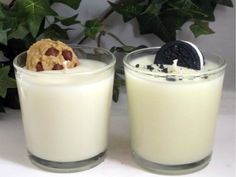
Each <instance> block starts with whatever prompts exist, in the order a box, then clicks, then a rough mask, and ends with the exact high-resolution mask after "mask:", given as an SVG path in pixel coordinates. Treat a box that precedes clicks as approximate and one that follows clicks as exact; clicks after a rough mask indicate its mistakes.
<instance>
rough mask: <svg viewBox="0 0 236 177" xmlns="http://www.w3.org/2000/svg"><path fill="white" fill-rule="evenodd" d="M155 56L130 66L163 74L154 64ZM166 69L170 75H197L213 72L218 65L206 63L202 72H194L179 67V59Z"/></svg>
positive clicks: (143, 58)
mask: <svg viewBox="0 0 236 177" xmlns="http://www.w3.org/2000/svg"><path fill="white" fill-rule="evenodd" d="M154 59H155V55H149V56H144V57H140V58H137V59H136V60H133V61H132V62H131V63H130V64H131V65H133V66H136V65H139V67H138V68H139V70H143V71H150V69H148V68H147V66H148V65H149V66H151V67H153V69H152V72H153V73H163V71H162V69H161V68H160V66H157V65H156V64H153V63H154ZM164 67H165V68H167V70H168V73H171V74H197V73H201V72H205V71H209V70H213V69H215V68H217V64H216V63H214V62H212V61H209V60H207V61H205V65H203V67H202V69H201V70H194V69H189V68H185V67H181V66H177V59H176V60H174V62H173V64H172V65H164Z"/></svg>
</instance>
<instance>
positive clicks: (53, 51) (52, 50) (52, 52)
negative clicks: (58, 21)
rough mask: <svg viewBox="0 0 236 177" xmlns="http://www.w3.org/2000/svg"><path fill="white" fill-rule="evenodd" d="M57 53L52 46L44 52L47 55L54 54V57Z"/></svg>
mask: <svg viewBox="0 0 236 177" xmlns="http://www.w3.org/2000/svg"><path fill="white" fill-rule="evenodd" d="M58 54H59V51H58V50H57V49H55V48H54V47H50V48H49V49H48V50H47V51H46V52H45V55H47V56H54V57H56V56H57V55H58Z"/></svg>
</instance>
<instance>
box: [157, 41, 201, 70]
mask: <svg viewBox="0 0 236 177" xmlns="http://www.w3.org/2000/svg"><path fill="white" fill-rule="evenodd" d="M174 60H178V61H177V66H182V67H186V68H191V69H195V70H200V69H201V68H202V67H203V64H204V59H203V55H202V53H201V52H200V50H199V49H198V48H197V46H195V45H194V44H192V43H190V42H187V41H171V42H168V43H166V44H165V45H163V46H162V47H161V48H160V49H159V50H158V52H157V54H156V56H155V61H154V63H155V64H157V65H158V64H160V65H165V64H166V65H172V64H173V61H174Z"/></svg>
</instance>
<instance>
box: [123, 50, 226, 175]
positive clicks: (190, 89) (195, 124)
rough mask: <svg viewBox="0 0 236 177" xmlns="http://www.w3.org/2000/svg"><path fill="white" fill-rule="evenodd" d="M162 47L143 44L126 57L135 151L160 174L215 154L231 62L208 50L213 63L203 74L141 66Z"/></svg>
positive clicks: (181, 170) (189, 167)
mask: <svg viewBox="0 0 236 177" xmlns="http://www.w3.org/2000/svg"><path fill="white" fill-rule="evenodd" d="M158 50H159V48H158V47H153V48H146V49H141V50H137V51H134V52H132V53H130V54H128V55H126V56H125V58H124V65H125V76H126V84H127V94H128V110H129V119H130V128H131V148H132V153H133V156H134V159H135V160H136V162H137V163H138V164H139V165H140V166H142V167H143V168H145V169H148V170H150V171H153V172H156V173H163V174H185V173H190V172H194V171H197V170H199V169H202V168H203V167H205V166H206V165H207V164H208V163H209V161H210V158H211V154H212V146H213V138H214V129H215V124H216V118H217V114H218V110H219V103H220V99H221V92H222V85H223V78H224V70H225V67H226V63H225V61H224V60H223V59H222V58H220V57H219V56H215V55H212V54H208V53H203V55H204V57H205V62H206V64H210V67H209V69H208V70H205V71H200V72H197V73H192V74H172V73H164V72H163V73H157V72H151V71H147V70H143V69H141V68H140V67H135V65H136V63H137V61H141V60H142V59H145V58H146V59H147V58H149V59H147V61H148V60H149V61H150V60H152V61H153V60H154V58H155V54H156V53H157V51H158ZM147 64H148V63H147Z"/></svg>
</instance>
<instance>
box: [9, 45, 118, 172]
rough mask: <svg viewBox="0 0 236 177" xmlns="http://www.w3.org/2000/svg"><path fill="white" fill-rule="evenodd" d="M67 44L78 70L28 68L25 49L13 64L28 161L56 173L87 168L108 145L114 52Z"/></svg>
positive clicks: (95, 163)
mask: <svg viewBox="0 0 236 177" xmlns="http://www.w3.org/2000/svg"><path fill="white" fill-rule="evenodd" d="M72 48H73V50H74V52H75V53H76V54H77V56H78V58H79V59H80V63H81V64H80V66H79V67H81V69H78V72H70V71H69V69H68V70H64V71H53V72H52V71H51V72H46V71H45V72H34V71H30V70H27V69H26V68H25V63H26V52H23V53H22V54H20V55H18V56H17V57H16V58H15V60H14V63H13V64H14V67H15V74H16V81H17V87H18V93H19V98H20V105H21V112H22V118H23V125H24V131H25V137H26V144H27V148H28V153H29V157H30V160H31V161H32V163H33V164H35V165H36V166H38V167H40V168H43V169H45V170H49V171H55V172H73V171H81V170H86V169H89V168H92V167H94V166H96V165H98V164H99V163H101V162H102V161H103V160H104V157H105V153H106V149H107V133H108V122H109V114H110V113H109V112H110V106H111V100H112V99H111V97H112V88H113V79H114V65H115V57H114V56H113V54H112V53H110V52H109V51H107V50H105V49H102V48H93V47H86V46H72ZM86 66H87V67H90V70H89V71H88V70H86V69H85V68H84V67H86ZM91 68H92V69H91ZM96 68H98V69H96ZM72 70H73V69H72Z"/></svg>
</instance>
